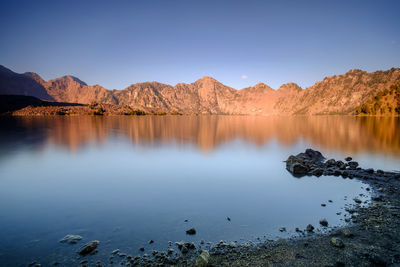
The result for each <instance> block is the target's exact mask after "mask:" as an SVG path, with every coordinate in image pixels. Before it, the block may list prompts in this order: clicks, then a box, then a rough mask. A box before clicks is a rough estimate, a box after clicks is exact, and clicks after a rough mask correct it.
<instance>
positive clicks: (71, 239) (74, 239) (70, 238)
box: [59, 235, 82, 244]
mask: <svg viewBox="0 0 400 267" xmlns="http://www.w3.org/2000/svg"><path fill="white" fill-rule="evenodd" d="M81 240H82V237H81V236H80V235H66V236H64V237H63V238H62V239H60V241H59V242H60V243H67V244H76V243H78V242H79V241H81Z"/></svg>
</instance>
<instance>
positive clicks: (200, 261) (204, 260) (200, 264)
mask: <svg viewBox="0 0 400 267" xmlns="http://www.w3.org/2000/svg"><path fill="white" fill-rule="evenodd" d="M209 259H210V253H209V252H208V251H207V250H203V251H202V252H201V253H200V255H199V256H198V257H197V258H196V262H195V264H194V266H195V267H206V266H207V264H208V261H209Z"/></svg>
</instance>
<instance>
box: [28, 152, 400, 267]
mask: <svg viewBox="0 0 400 267" xmlns="http://www.w3.org/2000/svg"><path fill="white" fill-rule="evenodd" d="M286 169H287V170H288V171H289V172H291V173H292V174H293V175H294V176H296V177H302V176H311V175H313V176H321V175H327V176H332V175H334V176H341V177H343V178H344V179H353V178H354V179H360V180H362V181H364V182H365V183H366V184H368V186H369V187H368V189H367V190H369V191H370V192H371V194H372V199H371V203H369V205H368V206H366V205H362V204H363V203H362V201H360V200H359V199H354V206H352V208H347V209H346V212H347V213H348V217H347V218H348V219H347V222H348V224H347V225H346V226H345V227H341V228H330V229H329V231H328V232H326V233H320V232H315V231H314V229H315V228H314V226H313V225H311V224H310V225H308V226H307V227H306V229H298V228H296V230H295V231H296V232H297V233H298V236H295V237H292V238H289V239H280V240H277V241H272V240H271V241H260V242H259V243H252V242H247V243H244V244H238V243H235V242H232V243H226V242H224V241H221V242H219V243H217V244H214V245H211V244H210V243H206V242H205V241H201V242H200V244H195V243H191V242H184V241H182V242H175V243H173V242H170V244H169V248H168V249H167V250H166V251H161V252H159V251H156V250H153V251H151V252H150V253H146V254H144V255H141V256H139V255H128V254H127V253H124V252H123V251H119V250H118V249H116V250H114V251H110V257H109V259H108V261H106V262H100V261H94V259H93V258H91V255H92V254H96V253H97V249H99V250H100V249H101V245H100V246H99V248H98V247H97V246H98V245H99V241H97V240H94V241H91V242H89V243H87V244H85V245H84V246H83V247H81V248H80V249H79V250H78V251H77V252H78V253H79V254H80V255H82V258H81V259H80V263H79V266H98V267H99V266H198V267H200V266H399V265H400V194H399V190H400V173H399V172H386V171H382V170H373V169H362V168H360V167H359V166H358V163H357V162H355V161H353V160H352V159H351V158H350V157H347V158H346V159H344V160H343V161H342V160H334V159H328V160H327V159H326V158H325V157H324V156H323V155H322V154H321V153H320V152H318V151H315V150H312V149H307V150H306V151H305V152H304V153H300V154H298V155H296V156H293V155H291V156H289V158H288V159H287V160H286ZM320 224H321V225H322V226H325V227H328V222H327V221H326V220H321V221H320ZM188 231H190V233H188V234H195V229H189V230H188ZM282 231H286V229H283V228H282ZM80 239H81V237H80V236H76V235H67V236H66V237H64V238H63V239H61V240H60V242H63V243H70V244H75V243H76V242H77V241H79V240H80ZM149 242H151V241H149ZM57 264H60V263H57ZM33 266H35V265H33ZM38 266H40V265H38Z"/></svg>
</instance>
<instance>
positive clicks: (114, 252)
mask: <svg viewBox="0 0 400 267" xmlns="http://www.w3.org/2000/svg"><path fill="white" fill-rule="evenodd" d="M118 252H119V249H116V250H113V252H111V254H117V253H118Z"/></svg>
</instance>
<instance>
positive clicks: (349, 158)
mask: <svg viewBox="0 0 400 267" xmlns="http://www.w3.org/2000/svg"><path fill="white" fill-rule="evenodd" d="M344 160H345V161H352V160H353V158H352V157H347V158H345V159H344Z"/></svg>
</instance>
